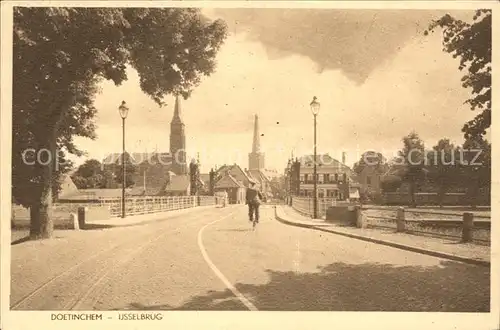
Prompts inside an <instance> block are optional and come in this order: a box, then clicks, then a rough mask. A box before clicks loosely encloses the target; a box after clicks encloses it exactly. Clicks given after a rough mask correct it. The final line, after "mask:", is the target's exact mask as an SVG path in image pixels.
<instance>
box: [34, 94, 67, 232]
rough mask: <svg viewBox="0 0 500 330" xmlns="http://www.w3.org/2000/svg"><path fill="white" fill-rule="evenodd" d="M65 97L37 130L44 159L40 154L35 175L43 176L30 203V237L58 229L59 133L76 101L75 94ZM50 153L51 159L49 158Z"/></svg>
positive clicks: (40, 151) (38, 146)
mask: <svg viewBox="0 0 500 330" xmlns="http://www.w3.org/2000/svg"><path fill="white" fill-rule="evenodd" d="M61 99H62V101H60V103H55V104H53V106H52V111H50V112H49V113H50V115H48V116H45V118H44V119H45V120H43V121H41V122H40V124H39V125H40V126H41V127H42V129H40V131H38V132H37V133H38V134H37V141H38V145H37V149H36V152H37V154H38V153H41V156H43V158H42V162H43V164H42V162H40V161H39V160H40V158H37V160H36V162H35V165H33V166H35V171H34V172H35V175H36V177H38V178H39V180H40V181H39V186H38V187H37V188H38V189H37V190H36V191H35V192H34V194H35V195H34V197H35V198H34V202H33V204H32V205H31V206H30V238H31V239H44V238H52V236H53V233H54V220H53V218H52V183H53V180H54V179H55V178H54V169H55V167H56V165H57V162H58V159H57V156H58V153H57V136H58V131H59V125H60V123H61V119H62V118H63V116H64V113H65V112H66V111H67V110H68V109H69V108H70V106H71V105H72V104H74V102H75V98H74V96H71V97H67V98H64V96H63V95H61ZM45 157H50V162H48V161H47V159H45Z"/></svg>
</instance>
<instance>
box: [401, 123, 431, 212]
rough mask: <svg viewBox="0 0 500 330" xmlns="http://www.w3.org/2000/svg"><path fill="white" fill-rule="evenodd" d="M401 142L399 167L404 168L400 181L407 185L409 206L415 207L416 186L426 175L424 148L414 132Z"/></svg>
mask: <svg viewBox="0 0 500 330" xmlns="http://www.w3.org/2000/svg"><path fill="white" fill-rule="evenodd" d="M402 142H403V148H402V149H401V150H400V151H399V153H398V155H399V157H400V161H401V165H402V166H403V168H404V170H403V177H402V181H403V182H406V183H408V186H409V194H410V198H411V204H412V206H413V207H415V206H416V199H415V193H416V191H417V185H418V184H419V183H421V182H422V181H423V180H424V178H425V175H426V171H425V169H424V167H425V146H424V142H423V141H422V139H421V138H420V136H419V135H418V134H417V133H416V132H411V133H410V134H408V135H407V136H405V137H403V139H402Z"/></svg>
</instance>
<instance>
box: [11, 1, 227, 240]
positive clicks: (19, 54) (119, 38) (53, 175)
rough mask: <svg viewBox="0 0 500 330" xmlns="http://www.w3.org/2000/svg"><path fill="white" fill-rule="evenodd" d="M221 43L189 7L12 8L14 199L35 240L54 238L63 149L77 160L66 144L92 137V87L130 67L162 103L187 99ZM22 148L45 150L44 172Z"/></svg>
mask: <svg viewBox="0 0 500 330" xmlns="http://www.w3.org/2000/svg"><path fill="white" fill-rule="evenodd" d="M225 35H226V27H225V25H224V23H223V22H221V21H214V22H209V21H208V20H206V19H205V18H204V17H203V16H202V15H201V14H200V12H199V10H197V9H190V8H63V7H57V8H47V7H32V8H30V7H15V8H14V36H13V38H14V40H13V41H14V49H13V76H14V81H13V152H12V168H13V189H12V194H13V196H14V199H15V200H16V201H18V202H19V203H21V204H23V205H24V206H27V207H30V211H31V230H30V233H31V236H32V237H50V236H51V234H52V229H53V225H52V223H51V219H50V210H51V204H50V203H51V200H52V189H51V186H52V184H53V183H54V182H55V181H57V180H58V172H55V169H56V167H57V166H56V165H57V162H56V161H55V159H59V158H60V157H63V158H65V156H64V154H63V153H62V152H60V150H64V151H65V152H66V153H71V154H75V155H80V154H82V151H80V150H78V149H77V148H76V146H75V144H74V142H73V137H74V136H82V137H88V138H95V137H96V136H95V124H94V121H93V118H94V115H95V113H96V111H97V110H96V109H95V107H94V106H93V101H94V97H95V95H96V93H97V92H98V91H99V84H100V83H101V82H102V81H103V80H112V81H113V82H114V83H115V84H117V85H119V84H121V83H122V82H123V81H124V80H126V79H127V77H126V68H127V66H131V67H133V68H135V69H136V70H137V71H138V74H139V77H140V87H141V89H142V90H143V91H144V92H145V93H146V94H147V95H149V96H150V97H151V98H152V99H153V100H154V101H155V102H157V103H158V104H159V105H162V104H163V102H162V99H163V98H164V97H165V96H166V95H168V94H182V95H183V96H184V97H185V98H186V97H188V96H189V94H190V93H191V91H192V90H193V88H195V87H196V86H197V84H198V83H199V82H200V79H201V77H202V76H204V75H210V74H211V73H212V72H213V71H214V69H215V55H216V53H217V51H218V50H219V48H220V46H221V45H222V43H223V41H224V39H225ZM28 148H33V149H35V150H36V151H40V150H48V151H49V154H50V161H49V162H48V165H43V164H40V163H39V162H36V163H35V165H29V164H27V163H26V161H24V160H23V157H22V156H23V153H24V151H25V150H27V149H28Z"/></svg>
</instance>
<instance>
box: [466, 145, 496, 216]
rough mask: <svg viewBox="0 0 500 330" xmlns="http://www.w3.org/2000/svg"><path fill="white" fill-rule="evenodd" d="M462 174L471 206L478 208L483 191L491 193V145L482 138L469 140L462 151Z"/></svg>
mask: <svg viewBox="0 0 500 330" xmlns="http://www.w3.org/2000/svg"><path fill="white" fill-rule="evenodd" d="M462 153H463V156H462V160H463V161H462V162H461V172H462V178H463V182H464V184H465V186H466V188H467V197H468V199H469V200H470V205H471V206H472V207H476V206H477V205H478V202H479V199H478V198H479V196H480V195H481V190H483V193H485V194H488V195H489V194H490V192H491V143H489V142H488V141H487V140H485V139H482V138H477V139H469V140H467V141H465V142H464V145H463V149H462Z"/></svg>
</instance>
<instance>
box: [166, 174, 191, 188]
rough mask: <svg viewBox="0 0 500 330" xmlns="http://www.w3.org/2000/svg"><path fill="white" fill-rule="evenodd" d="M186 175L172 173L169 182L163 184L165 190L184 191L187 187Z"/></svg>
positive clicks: (187, 178)
mask: <svg viewBox="0 0 500 330" xmlns="http://www.w3.org/2000/svg"><path fill="white" fill-rule="evenodd" d="M189 185H190V180H189V176H188V175H172V176H171V177H170V182H169V183H168V184H167V185H166V186H165V191H186V190H188V189H189Z"/></svg>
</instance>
